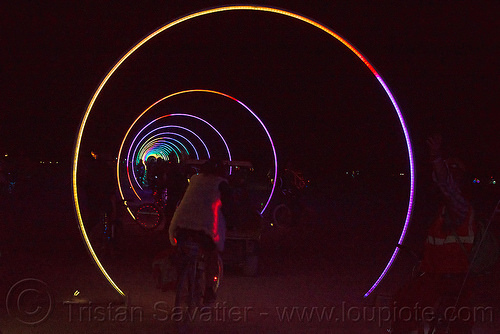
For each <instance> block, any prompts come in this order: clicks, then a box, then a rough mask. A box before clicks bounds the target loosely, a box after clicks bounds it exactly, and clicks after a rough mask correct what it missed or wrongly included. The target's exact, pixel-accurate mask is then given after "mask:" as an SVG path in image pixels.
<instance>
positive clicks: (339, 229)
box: [0, 172, 500, 334]
mask: <svg viewBox="0 0 500 334" xmlns="http://www.w3.org/2000/svg"><path fill="white" fill-rule="evenodd" d="M56 174H57V175H58V176H57V177H56V178H54V175H52V174H51V175H50V177H47V178H46V179H43V178H42V179H40V180H39V181H38V182H37V184H36V188H32V189H36V190H32V191H30V192H29V194H21V195H20V196H19V198H17V200H16V202H15V203H14V202H8V203H7V202H4V203H3V206H2V224H3V225H2V234H1V236H2V237H1V239H0V240H1V244H0V251H1V257H0V272H1V275H0V277H1V278H0V299H1V300H0V332H1V333H2V334H18V333H22V334H24V333H40V334H42V333H87V334H91V333H93V334H99V333H148V334H151V333H176V332H179V331H181V332H182V331H183V330H187V331H188V332H193V333H358V334H362V333H384V332H387V331H386V329H387V327H388V325H389V321H388V319H387V317H388V314H387V313H386V311H387V307H389V306H390V305H391V302H390V296H391V295H392V294H393V293H394V291H395V290H396V289H397V287H398V286H400V285H401V284H402V283H403V282H404V281H405V280H406V279H407V278H408V275H409V272H410V269H411V267H412V265H413V264H414V260H413V259H412V257H411V256H409V255H408V254H401V256H399V258H398V260H397V261H396V263H395V265H394V266H393V268H392V270H391V271H390V272H389V273H388V275H387V277H386V278H385V279H384V280H383V282H382V284H381V285H380V286H379V287H378V288H377V289H376V290H375V291H374V292H373V293H372V295H370V296H369V297H368V298H363V295H364V293H365V292H366V291H367V290H368V289H369V288H370V286H371V285H372V284H373V283H374V281H375V280H376V278H377V277H378V275H379V274H380V272H381V271H382V269H383V268H384V266H385V264H386V262H387V260H388V258H389V256H390V255H391V253H392V250H393V249H394V246H395V244H396V241H397V237H398V235H399V233H400V229H401V226H402V222H403V218H404V215H405V212H406V207H405V199H403V200H401V198H398V197H397V196H395V195H394V194H397V193H398V192H397V191H393V192H392V195H391V191H388V192H387V193H373V192H372V193H370V191H365V190H363V191H359V192H357V193H356V192H352V193H349V194H347V193H344V194H341V195H338V196H333V197H326V196H323V195H322V194H321V192H319V193H311V194H310V195H309V197H307V198H305V201H306V203H307V207H308V214H307V215H306V216H305V218H304V219H303V221H302V222H301V224H299V225H298V226H294V227H292V228H288V229H276V228H274V229H271V228H267V229H265V230H264V232H263V235H262V240H261V261H260V268H259V273H258V275H257V276H255V277H245V276H243V275H241V274H240V273H239V272H238V271H237V270H234V269H233V270H231V268H228V270H227V271H226V273H225V275H224V277H223V280H222V286H221V288H220V290H219V295H218V300H217V303H216V304H215V305H214V307H213V308H211V309H200V310H199V314H198V315H199V316H198V317H197V319H196V320H193V321H189V323H188V324H187V325H186V326H179V322H178V321H176V319H175V314H174V313H172V312H171V311H172V305H173V300H174V295H173V292H172V291H166V292H162V291H160V290H159V289H157V287H156V286H155V282H154V279H153V275H152V260H153V258H154V256H155V255H156V254H157V253H158V252H159V251H161V250H163V249H165V247H166V246H165V244H166V241H165V236H164V234H162V233H159V232H145V231H143V230H141V229H140V228H138V226H137V225H135V224H134V223H133V222H132V221H130V219H128V218H126V217H125V218H124V222H125V224H124V228H123V231H122V232H123V233H122V235H121V239H120V242H119V251H117V252H116V253H115V254H112V255H109V256H105V257H103V258H102V262H103V264H104V266H105V267H106V269H107V270H108V272H109V274H110V276H111V277H112V278H113V280H114V281H115V282H116V283H117V284H118V286H119V287H120V288H121V289H122V290H123V291H124V292H125V293H126V298H122V297H121V296H120V295H119V294H118V293H117V292H115V291H114V289H113V288H112V287H111V286H110V285H109V284H108V282H107V281H106V280H105V279H104V277H103V275H102V274H101V273H100V272H99V271H98V269H97V267H96V265H95V264H94V262H93V261H92V260H91V257H90V256H89V254H88V251H87V249H86V248H85V246H84V243H83V241H82V238H81V236H80V232H79V230H78V226H77V223H76V219H75V215H74V211H73V204H72V200H71V187H70V184H69V177H68V178H67V179H66V178H63V177H61V175H65V174H64V172H61V173H56ZM32 198H37V200H36V201H32V200H31V199H32ZM425 205H426V202H425V200H420V202H419V201H416V205H415V212H414V215H413V221H412V227H411V228H410V230H409V234H408V238H407V244H408V245H409V246H410V247H414V248H415V249H418V247H419V246H418V245H420V242H421V241H422V230H423V229H422V228H421V225H422V224H418V222H421V221H424V220H425V218H424V217H426V215H427V214H428V210H426V209H425ZM499 278H500V269H499V268H498V266H497V268H495V270H494V271H493V272H492V273H491V274H490V275H488V276H485V277H482V278H480V279H478V285H477V293H476V296H475V303H476V305H480V306H483V307H488V308H491V310H492V311H491V313H492V318H491V319H490V318H488V319H485V320H481V321H478V322H477V323H476V327H475V329H474V333H492V334H493V333H500V312H499V309H500V308H499V307H500V298H499V297H500V289H499V286H498V282H499ZM77 290H78V291H79V292H80V294H79V295H78V297H74V292H75V291H77ZM33 296H35V298H33ZM13 305H14V306H13ZM287 312H288V313H287ZM287 315H288V316H287Z"/></svg>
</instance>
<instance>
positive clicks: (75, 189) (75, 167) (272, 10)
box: [72, 6, 415, 297]
mask: <svg viewBox="0 0 500 334" xmlns="http://www.w3.org/2000/svg"><path fill="white" fill-rule="evenodd" d="M227 11H261V12H269V13H276V14H280V15H284V16H288V17H292V18H294V19H297V20H299V21H302V22H305V23H308V24H310V25H312V26H314V27H316V28H318V29H320V30H322V31H324V32H326V33H327V34H329V35H331V36H332V37H334V38H335V39H337V40H338V41H339V42H341V43H342V44H343V45H345V46H346V47H347V48H348V49H349V50H351V51H352V52H353V53H354V54H355V55H356V56H357V57H358V58H359V59H360V60H361V61H362V62H363V63H364V64H365V66H366V67H368V69H369V70H370V71H371V72H372V73H373V75H374V76H375V77H376V78H377V80H378V81H379V82H380V84H381V85H382V87H383V88H384V90H385V92H386V94H387V95H388V96H389V98H390V100H391V102H392V104H393V106H394V109H395V111H396V113H397V114H398V118H399V121H400V124H401V128H402V130H403V132H404V137H405V140H406V146H407V150H408V158H409V164H410V196H409V201H408V211H407V214H406V219H405V223H404V226H403V230H402V232H401V236H400V238H399V243H400V244H402V243H403V241H404V238H405V235H406V232H407V230H408V226H409V224H410V217H411V212H412V210H413V200H414V191H415V163H414V158H413V151H412V147H411V142H410V136H409V134H408V129H407V127H406V124H405V122H404V119H403V115H402V113H401V111H400V109H399V107H398V105H397V103H396V100H395V99H394V97H393V95H392V93H391V92H390V90H389V88H388V87H387V85H386V84H385V82H384V81H383V79H382V77H381V76H380V75H379V74H378V73H377V71H376V70H375V68H374V67H373V66H372V65H371V64H370V63H369V62H368V60H367V59H366V58H365V57H364V56H363V55H362V54H361V53H360V52H359V51H358V50H356V48H354V46H352V45H351V44H350V43H349V42H347V41H346V40H345V39H343V38H342V37H341V36H340V35H338V34H337V33H335V32H334V31H332V30H331V29H328V28H327V27H325V26H323V25H321V24H320V23H318V22H316V21H313V20H311V19H308V18H306V17H304V16H301V15H298V14H295V13H292V12H289V11H285V10H281V9H277V8H272V7H264V6H224V7H218V8H213V9H208V10H203V11H199V12H196V13H193V14H190V15H187V16H184V17H182V18H180V19H177V20H175V21H173V22H171V23H169V24H167V25H165V26H163V27H161V28H159V29H157V30H156V31H154V32H153V33H151V34H149V35H148V36H146V37H145V38H144V39H142V40H141V41H140V42H139V43H137V44H136V45H135V46H134V47H132V48H131V49H130V50H129V51H128V52H127V53H126V54H125V55H124V56H123V57H122V58H120V59H119V60H118V62H117V63H116V64H115V65H114V66H113V68H112V69H111V70H110V71H109V72H108V73H107V74H106V76H105V77H104V79H103V80H102V81H101V83H100V84H99V86H98V87H97V89H96V91H95V93H94V95H93V96H92V98H91V100H90V102H89V104H88V106H87V109H86V111H85V113H84V115H83V117H82V121H81V124H80V128H79V130H78V134H77V137H76V141H75V150H74V155H73V175H72V180H73V181H72V184H73V200H74V204H75V212H76V216H77V218H78V222H79V226H80V230H81V232H82V237H83V239H84V241H85V243H86V245H87V247H88V249H89V252H90V254H91V255H92V257H93V259H94V261H95V262H96V264H97V266H98V267H99V269H100V270H101V272H102V273H103V275H104V276H105V277H106V279H107V280H108V281H109V283H110V284H111V285H112V286H113V287H114V288H115V289H116V291H117V292H118V293H120V294H121V295H123V296H124V295H125V294H124V293H123V291H122V290H120V288H119V287H118V286H117V285H116V284H115V283H114V282H113V280H112V279H111V278H110V277H109V275H108V273H107V272H106V270H105V269H104V267H103V266H102V264H101V263H100V261H99V259H98V258H97V256H96V254H95V252H94V250H93V248H92V245H91V244H90V241H89V239H88V236H87V233H86V231H85V226H84V224H83V218H82V214H81V211H80V203H79V197H78V187H77V171H78V161H79V156H80V146H81V142H82V137H83V132H84V129H85V124H86V123H87V120H88V117H89V115H90V112H91V110H92V108H93V106H94V103H95V101H96V100H97V97H98V96H99V94H100V93H101V91H102V89H103V88H104V86H105V85H106V83H107V82H108V80H109V79H110V78H111V76H112V75H113V74H114V73H115V72H116V70H117V69H118V68H119V67H120V66H121V65H122V63H123V62H125V60H126V59H127V58H128V57H130V55H132V54H133V53H134V52H135V51H137V50H138V49H139V48H140V47H141V46H143V45H144V44H145V43H146V42H148V41H149V40H151V39H152V38H154V37H155V36H157V35H159V34H160V33H162V32H164V31H166V30H167V29H169V28H171V27H173V26H176V25H178V24H180V23H182V22H185V21H188V20H191V19H194V18H196V17H200V16H204V15H208V14H215V13H220V12H227ZM121 149H122V148H120V150H121ZM118 165H119V164H117V169H118V168H119V166H118ZM398 252H399V248H398V247H396V249H395V250H394V252H393V255H392V256H391V258H390V260H389V262H388V263H387V265H386V267H385V269H384V270H383V272H382V274H381V275H380V276H379V278H378V279H377V280H376V282H375V283H374V284H373V286H372V287H371V288H370V289H369V290H368V291H367V292H366V294H365V295H364V296H365V297H367V296H369V295H370V294H371V293H372V292H373V290H374V289H375V288H376V287H377V286H378V284H379V283H380V282H381V281H382V279H383V278H384V277H385V275H386V274H387V272H388V271H389V269H390V267H391V266H392V264H393V263H394V260H395V259H396V256H397V254H398Z"/></svg>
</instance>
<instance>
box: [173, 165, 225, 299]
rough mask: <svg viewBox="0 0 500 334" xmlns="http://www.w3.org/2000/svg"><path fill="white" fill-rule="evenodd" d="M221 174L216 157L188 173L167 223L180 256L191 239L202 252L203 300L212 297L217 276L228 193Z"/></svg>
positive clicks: (183, 266) (222, 171) (184, 252)
mask: <svg viewBox="0 0 500 334" xmlns="http://www.w3.org/2000/svg"><path fill="white" fill-rule="evenodd" d="M224 176H225V170H224V166H223V165H222V163H221V162H220V161H218V160H208V161H207V162H206V163H205V164H204V165H203V166H202V171H201V174H198V175H194V176H192V177H191V180H190V183H189V186H188V187H187V189H186V192H185V193H184V196H183V198H182V200H181V202H180V204H179V206H178V207H177V209H176V211H175V213H174V216H173V217H172V221H171V222H170V227H169V239H170V243H171V244H172V245H174V246H176V245H177V247H178V252H179V253H180V256H181V257H183V256H184V257H189V254H187V253H188V252H189V248H190V247H188V246H189V244H190V243H193V242H194V243H197V244H199V245H200V247H201V248H202V250H203V252H204V253H205V255H206V256H205V259H206V260H205V261H206V276H205V278H206V282H205V283H206V285H205V293H204V302H205V303H211V302H213V301H215V298H216V297H215V286H214V283H215V282H214V280H213V278H214V277H217V276H218V270H219V268H218V258H219V252H222V251H223V249H224V242H225V235H226V219H225V218H226V217H225V215H224V206H225V205H227V204H228V199H230V197H231V196H230V191H229V184H228V182H227V180H226V178H225V177H224ZM180 263H181V265H180V266H181V267H179V272H184V270H185V266H186V262H185V261H181V262H180ZM178 284H182V282H179V283H178Z"/></svg>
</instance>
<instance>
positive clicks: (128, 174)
mask: <svg viewBox="0 0 500 334" xmlns="http://www.w3.org/2000/svg"><path fill="white" fill-rule="evenodd" d="M169 96H171V95H169ZM166 98H167V97H165V98H163V99H161V100H159V101H157V102H155V103H154V104H152V105H151V106H150V107H149V108H147V109H146V110H145V111H144V112H143V113H142V114H141V115H139V117H137V118H136V120H135V121H134V122H133V123H132V125H131V127H130V128H129V131H127V134H126V135H125V137H124V138H123V141H122V145H121V147H123V145H124V143H125V141H126V140H127V135H128V133H129V132H130V130H131V129H132V127H133V126H134V124H135V123H136V122H137V121H138V120H139V119H140V118H141V117H142V115H144V114H145V113H146V112H147V111H149V110H150V109H151V108H152V107H153V106H155V105H157V104H158V103H159V102H161V101H164V100H165V99H166ZM175 116H181V117H191V118H194V119H197V120H199V121H201V122H203V123H205V124H206V125H208V126H209V127H210V128H211V129H212V130H214V131H215V133H217V135H218V136H219V137H220V139H221V140H222V142H223V143H224V146H225V147H226V151H227V155H228V159H229V160H232V158H231V150H230V149H229V146H228V145H227V142H226V140H225V139H224V137H223V136H222V134H221V133H220V132H219V130H217V129H216V128H215V127H214V126H213V125H212V124H210V123H209V122H207V121H206V120H204V119H203V118H201V117H198V116H194V115H191V114H168V115H163V116H160V117H158V118H156V119H154V120H152V121H151V122H149V123H148V124H147V125H145V126H144V127H143V128H142V129H141V130H140V131H139V132H138V133H137V135H136V136H135V138H134V139H133V140H132V143H131V144H130V148H129V151H128V154H127V159H126V161H127V178H128V180H129V184H130V185H131V187H132V190H133V192H134V194H135V195H136V196H137V198H138V199H139V200H140V199H141V198H140V196H139V194H138V193H137V191H135V188H134V187H133V185H132V180H131V178H130V169H129V167H130V163H131V161H132V159H131V151H132V147H133V146H134V143H135V141H136V140H137V137H139V135H140V134H141V132H142V131H144V130H145V129H146V128H147V127H149V126H150V125H151V124H153V123H154V122H156V121H159V120H160V119H162V118H166V117H175ZM143 138H144V137H143ZM141 140H142V139H141ZM121 147H120V152H119V154H118V161H121V152H122V149H121ZM209 157H210V156H209ZM133 170H134V168H132V173H134V171H133ZM116 175H117V180H118V189H119V192H120V196H121V197H122V200H124V196H123V191H122V188H121V184H120V168H119V166H118V165H117V170H116ZM134 177H135V176H134ZM127 210H128V212H129V213H130V214H132V212H131V211H130V210H129V209H128V208H127ZM132 216H133V215H132Z"/></svg>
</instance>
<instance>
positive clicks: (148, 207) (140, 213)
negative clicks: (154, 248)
mask: <svg viewBox="0 0 500 334" xmlns="http://www.w3.org/2000/svg"><path fill="white" fill-rule="evenodd" d="M162 216H163V215H162V212H161V211H160V210H159V209H158V208H157V207H156V206H155V205H153V204H143V205H141V206H140V207H139V209H137V211H136V213H135V219H136V221H137V222H138V223H139V225H141V226H142V227H143V228H145V229H147V230H152V229H155V228H156V227H158V225H160V222H161V219H162Z"/></svg>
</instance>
